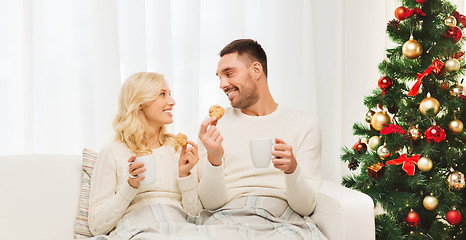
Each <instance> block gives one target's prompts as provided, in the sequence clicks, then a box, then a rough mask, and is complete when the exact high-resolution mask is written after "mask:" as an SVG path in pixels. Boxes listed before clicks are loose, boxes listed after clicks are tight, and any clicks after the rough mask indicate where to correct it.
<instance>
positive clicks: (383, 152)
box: [377, 144, 390, 160]
mask: <svg viewBox="0 0 466 240" xmlns="http://www.w3.org/2000/svg"><path fill="white" fill-rule="evenodd" d="M377 155H379V157H380V159H382V160H384V159H385V158H387V157H389V156H390V151H388V148H387V145H385V144H384V145H382V146H380V147H379V148H378V149H377Z"/></svg>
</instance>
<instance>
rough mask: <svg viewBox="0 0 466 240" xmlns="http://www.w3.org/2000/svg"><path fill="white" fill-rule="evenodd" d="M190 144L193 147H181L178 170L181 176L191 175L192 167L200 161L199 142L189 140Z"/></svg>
mask: <svg viewBox="0 0 466 240" xmlns="http://www.w3.org/2000/svg"><path fill="white" fill-rule="evenodd" d="M188 144H190V145H191V146H192V147H190V148H187V147H186V146H184V147H181V154H180V160H179V161H178V172H179V176H180V178H183V177H187V176H189V174H190V172H191V169H193V167H194V165H196V164H197V162H199V153H198V151H197V144H195V143H194V142H192V141H189V140H188Z"/></svg>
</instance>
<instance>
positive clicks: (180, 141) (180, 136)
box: [176, 133, 188, 147]
mask: <svg viewBox="0 0 466 240" xmlns="http://www.w3.org/2000/svg"><path fill="white" fill-rule="evenodd" d="M176 143H178V144H179V145H180V146H182V147H184V146H186V144H188V137H187V136H186V135H184V134H182V133H178V135H176Z"/></svg>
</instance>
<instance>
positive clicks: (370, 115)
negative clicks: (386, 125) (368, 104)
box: [364, 110, 375, 123]
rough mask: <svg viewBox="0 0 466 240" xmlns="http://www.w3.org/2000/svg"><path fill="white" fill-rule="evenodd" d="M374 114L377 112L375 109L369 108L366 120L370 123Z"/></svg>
mask: <svg viewBox="0 0 466 240" xmlns="http://www.w3.org/2000/svg"><path fill="white" fill-rule="evenodd" d="M374 114H375V112H374V111H372V110H368V111H367V112H366V114H365V115H364V119H365V120H366V122H368V123H370V122H371V120H372V116H374Z"/></svg>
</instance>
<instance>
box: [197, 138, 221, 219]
mask: <svg viewBox="0 0 466 240" xmlns="http://www.w3.org/2000/svg"><path fill="white" fill-rule="evenodd" d="M198 170H199V178H200V182H199V198H200V199H201V202H202V205H203V206H204V208H206V209H210V210H214V209H218V208H220V207H222V206H223V205H225V203H226V201H227V191H226V183H225V170H224V163H222V164H221V165H220V166H217V167H216V166H213V165H212V164H211V163H210V162H209V160H207V151H206V149H205V147H204V146H203V145H202V142H200V141H199V168H198Z"/></svg>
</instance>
